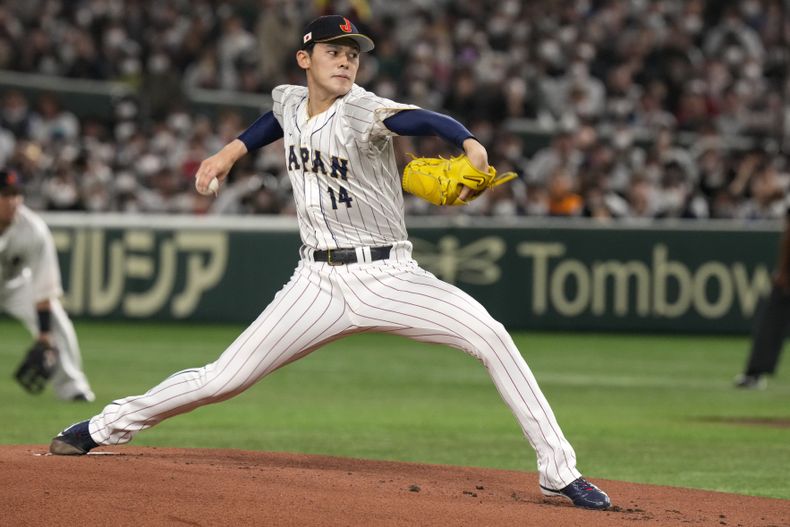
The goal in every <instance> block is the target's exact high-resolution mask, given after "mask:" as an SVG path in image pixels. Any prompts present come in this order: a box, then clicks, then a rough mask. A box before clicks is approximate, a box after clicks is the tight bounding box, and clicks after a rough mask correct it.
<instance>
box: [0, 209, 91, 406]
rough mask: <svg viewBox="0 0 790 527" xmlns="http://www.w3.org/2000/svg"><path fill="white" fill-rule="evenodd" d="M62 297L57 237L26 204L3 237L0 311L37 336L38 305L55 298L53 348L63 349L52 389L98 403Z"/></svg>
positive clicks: (0, 239) (0, 235) (62, 395)
mask: <svg viewBox="0 0 790 527" xmlns="http://www.w3.org/2000/svg"><path fill="white" fill-rule="evenodd" d="M62 294H63V289H62V287H61V283H60V267H59V266H58V256H57V252H56V251H55V243H54V241H53V240H52V234H51V233H50V231H49V228H48V227H47V225H46V224H45V223H44V220H42V219H41V218H40V217H39V216H38V215H36V214H35V213H34V212H33V211H31V210H30V209H29V208H27V207H26V206H24V205H20V206H19V208H18V209H17V212H16V214H15V215H14V220H13V222H12V223H11V225H10V226H9V227H8V228H7V229H6V230H5V231H3V232H2V233H0V312H6V313H8V314H10V315H11V316H13V317H15V318H17V319H19V320H20V321H22V322H23V323H24V324H25V326H26V327H27V329H28V331H30V333H31V334H32V335H33V336H34V337H37V336H38V317H37V314H36V303H38V302H41V301H43V300H49V304H50V311H51V320H52V328H51V331H52V336H53V338H54V342H53V344H54V345H55V346H56V347H57V349H58V363H57V368H56V370H55V373H54V375H53V377H52V388H53V390H54V391H55V395H56V396H57V397H58V398H59V399H64V400H71V399H73V398H74V397H75V396H79V395H83V396H84V397H85V398H86V399H87V400H90V401H92V400H94V395H93V392H92V391H91V388H90V385H89V384H88V379H87V378H86V377H85V374H84V373H83V371H82V357H81V355H80V348H79V344H78V342H77V334H76V333H75V331H74V326H73V325H72V323H71V320H69V317H68V315H67V314H66V311H65V310H64V309H63V306H62V305H61V303H60V300H59V299H60V297H61V295H62Z"/></svg>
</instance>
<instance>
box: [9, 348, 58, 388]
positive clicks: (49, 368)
mask: <svg viewBox="0 0 790 527" xmlns="http://www.w3.org/2000/svg"><path fill="white" fill-rule="evenodd" d="M57 362H58V350H57V349H56V348H55V347H54V346H50V345H48V344H46V343H44V342H42V341H36V342H35V343H34V344H33V346H31V348H30V349H29V350H28V351H27V354H26V355H25V358H24V360H23V361H22V363H21V364H20V365H19V368H17V370H16V373H15V374H14V377H15V378H16V380H17V381H18V382H19V384H21V385H22V388H24V389H25V390H27V391H28V392H30V393H35V394H38V393H41V391H42V390H43V389H44V386H46V384H47V381H48V380H49V378H50V377H52V374H53V373H54V371H55V365H56V364H57Z"/></svg>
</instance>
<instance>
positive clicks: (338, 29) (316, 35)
mask: <svg viewBox="0 0 790 527" xmlns="http://www.w3.org/2000/svg"><path fill="white" fill-rule="evenodd" d="M341 38H350V39H351V40H353V41H354V42H356V43H357V44H358V45H359V51H362V52H368V51H370V50H372V49H373V48H374V47H375V45H374V44H373V39H371V38H370V37H369V36H367V35H363V34H362V33H360V32H359V30H358V29H357V26H355V25H354V24H353V23H352V22H351V21H350V20H349V19H347V18H345V17H342V16H340V15H327V16H321V17H318V18H316V19H315V20H313V21H312V22H310V23H309V24H307V27H306V28H304V35H303V36H302V48H301V49H305V48H306V47H307V46H309V45H310V44H313V43H315V42H330V41H332V40H338V39H341Z"/></svg>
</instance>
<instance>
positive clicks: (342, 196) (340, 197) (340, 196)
mask: <svg viewBox="0 0 790 527" xmlns="http://www.w3.org/2000/svg"><path fill="white" fill-rule="evenodd" d="M327 190H328V191H329V199H330V200H331V201H332V208H333V209H337V204H338V203H345V204H346V208H347V209H348V208H351V202H352V201H354V200H353V198H352V197H351V196H349V195H348V190H346V188H345V187H343V186H342V185H341V186H340V189H339V190H338V191H337V196H335V189H333V188H332V187H331V186H329V187H327Z"/></svg>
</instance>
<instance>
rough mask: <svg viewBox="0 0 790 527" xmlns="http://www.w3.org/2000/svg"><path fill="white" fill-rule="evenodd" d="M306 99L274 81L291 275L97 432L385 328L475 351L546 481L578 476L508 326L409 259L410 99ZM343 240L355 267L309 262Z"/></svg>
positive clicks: (130, 428) (361, 95) (122, 430)
mask: <svg viewBox="0 0 790 527" xmlns="http://www.w3.org/2000/svg"><path fill="white" fill-rule="evenodd" d="M307 95H308V94H307V88H304V87H301V86H279V87H277V88H275V90H274V91H273V98H274V108H273V112H274V116H275V118H276V119H277V121H278V122H279V124H280V126H281V127H282V129H283V135H284V146H285V156H286V161H287V164H288V174H289V177H290V179H291V183H292V185H293V190H294V198H295V200H296V205H297V210H298V219H299V227H300V234H301V237H302V241H303V243H304V245H303V246H302V248H301V251H300V253H301V260H300V262H299V264H298V265H297V267H296V270H295V272H294V274H293V276H292V277H291V279H290V281H289V282H288V283H287V284H286V285H285V286H284V287H283V288H282V289H281V290H280V291H279V292H278V293H277V294H276V296H275V297H274V300H273V301H272V303H271V304H270V305H269V306H268V307H267V308H266V309H265V310H264V311H263V312H262V313H261V315H260V316H259V317H258V318H257V320H255V322H253V323H252V325H250V326H249V327H248V328H247V329H246V330H245V331H244V332H243V333H242V334H241V335H240V336H239V337H238V338H237V339H236V340H235V341H234V342H233V343H232V344H231V345H230V346H229V347H228V348H227V349H226V350H225V352H224V353H223V354H222V355H221V356H220V357H219V359H217V361H216V362H214V363H212V364H209V365H207V366H204V367H202V368H199V369H190V370H184V371H182V372H179V373H176V374H174V375H173V376H171V377H169V378H167V379H166V380H164V381H163V382H162V383H161V384H159V385H158V386H156V387H154V388H152V389H151V390H149V391H148V392H147V393H145V394H144V395H141V396H136V397H127V398H124V399H120V400H117V401H114V402H112V403H110V404H109V405H108V406H106V407H105V408H104V410H103V411H102V413H101V414H99V415H97V416H95V417H94V418H93V419H91V421H90V425H89V430H90V433H91V437H92V438H93V440H94V441H95V442H96V443H98V444H100V445H115V444H120V443H126V442H127V441H129V440H130V439H131V438H132V437H133V436H134V435H135V434H136V433H137V432H139V431H140V430H144V429H146V428H149V427H151V426H153V425H155V424H157V423H159V422H160V421H162V420H163V419H165V418H167V417H171V416H173V415H176V414H180V413H184V412H188V411H190V410H193V409H195V408H197V407H199V406H201V405H204V404H209V403H214V402H218V401H222V400H224V399H228V398H230V397H233V396H234V395H237V394H239V393H241V392H242V391H244V390H246V389H247V388H249V387H250V386H252V385H253V384H254V383H255V382H257V381H258V380H260V379H261V378H263V377H264V376H266V375H267V374H269V373H271V372H273V371H274V370H276V369H277V368H280V367H282V366H284V365H286V364H288V363H290V362H293V361H295V360H297V359H299V358H301V357H304V356H306V355H307V354H309V353H310V352H312V351H314V350H316V349H318V348H319V347H321V346H323V345H324V344H327V343H329V342H331V341H334V340H337V339H339V338H341V337H343V336H346V335H350V334H353V333H357V332H361V331H380V332H386V333H392V334H396V335H403V336H406V337H409V338H412V339H414V340H418V341H421V342H430V343H437V344H446V345H449V346H453V347H455V348H459V349H462V350H464V351H465V352H467V353H469V354H470V355H472V356H474V357H475V358H477V359H478V360H480V361H481V362H482V363H483V364H484V365H485V367H486V368H487V370H488V372H489V374H490V375H491V379H492V380H493V381H494V384H495V385H496V387H497V389H498V390H499V393H500V394H501V396H502V398H503V399H504V400H505V402H506V403H507V405H508V406H509V407H510V409H511V410H512V411H513V413H514V414H515V416H516V418H517V419H518V421H519V423H520V424H521V427H522V429H523V431H524V433H525V435H526V437H527V439H528V440H529V441H530V443H531V445H532V446H533V448H534V449H535V450H536V452H537V458H538V468H539V471H540V483H541V484H542V485H544V486H546V487H549V488H563V487H565V486H566V485H568V484H569V483H571V482H572V481H574V480H575V479H576V478H578V477H579V476H580V474H579V472H578V471H577V469H576V466H575V465H576V456H575V453H574V451H573V448H572V447H571V446H570V444H569V443H568V441H567V440H566V439H565V437H564V436H563V434H562V431H561V430H560V427H559V425H558V424H557V421H556V420H555V418H554V414H553V412H552V410H551V408H550V407H549V404H548V402H547V401H546V399H545V398H544V396H543V394H542V393H541V390H540V388H539V387H538V384H537V382H536V381H535V378H534V377H533V375H532V373H531V371H530V369H529V367H528V366H527V364H526V362H525V361H524V359H523V358H522V357H521V354H520V353H519V351H518V349H517V348H516V346H515V345H514V343H513V340H512V339H511V338H510V335H509V334H508V333H507V331H506V330H505V328H504V327H503V326H502V324H500V323H499V322H497V321H495V320H494V319H493V318H492V317H491V316H490V315H489V314H488V312H487V311H486V310H485V308H484V307H483V306H482V305H480V304H479V303H478V302H477V301H476V300H474V299H473V298H472V297H470V296H469V295H467V294H466V293H464V292H463V291H461V290H460V289H458V288H457V287H455V286H453V285H450V284H447V283H445V282H442V281H441V280H439V279H438V278H436V277H435V276H433V275H432V274H431V273H429V272H427V271H425V270H423V269H421V268H420V267H419V266H418V265H417V263H416V262H415V261H414V260H413V259H412V258H411V249H412V246H411V243H410V242H409V241H407V235H406V228H405V223H404V213H403V197H402V190H401V183H400V181H401V179H400V174H399V171H398V168H397V166H396V163H395V155H394V151H393V146H392V136H393V135H394V134H393V132H391V131H390V130H388V129H387V128H386V127H385V126H384V124H383V121H384V119H386V118H387V117H389V116H391V115H394V114H395V113H397V112H399V111H401V110H404V109H410V108H415V107H414V106H408V105H403V104H398V103H395V102H393V101H390V100H387V99H383V98H381V97H378V96H376V95H375V94H373V93H370V92H367V91H365V90H364V89H362V88H360V87H359V86H356V85H354V87H353V88H352V90H351V91H350V92H349V93H347V94H346V95H345V96H344V97H342V98H339V99H337V100H336V101H335V102H334V103H333V104H332V106H331V107H330V108H329V109H327V110H326V111H325V112H323V113H321V114H319V115H315V116H313V117H312V118H309V117H308V114H307ZM382 246H391V249H390V250H389V255H388V257H386V258H383V259H375V257H376V255H379V256H380V253H381V249H380V248H381V247H382ZM337 248H348V249H352V250H353V252H354V254H355V256H356V259H357V263H348V264H346V265H332V264H330V263H327V262H324V261H316V259H317V258H318V256H319V255H320V254H321V251H323V250H326V249H337ZM385 253H386V251H385ZM324 256H326V255H325V254H324ZM326 259H331V255H330V256H329V257H327V258H326Z"/></svg>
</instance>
